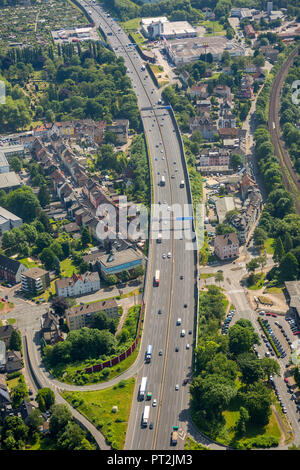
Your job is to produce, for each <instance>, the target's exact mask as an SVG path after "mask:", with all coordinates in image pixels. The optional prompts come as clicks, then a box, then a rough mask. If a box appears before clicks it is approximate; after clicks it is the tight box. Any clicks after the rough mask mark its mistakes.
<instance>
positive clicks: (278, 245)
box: [273, 237, 285, 264]
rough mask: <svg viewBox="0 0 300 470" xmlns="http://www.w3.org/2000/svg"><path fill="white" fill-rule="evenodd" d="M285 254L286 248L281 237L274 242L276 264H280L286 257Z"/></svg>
mask: <svg viewBox="0 0 300 470" xmlns="http://www.w3.org/2000/svg"><path fill="white" fill-rule="evenodd" d="M284 253H285V251H284V246H283V243H282V240H281V238H280V237H279V238H276V239H275V241H274V254H273V260H274V262H275V263H278V264H279V263H280V261H281V260H282V258H283V256H284Z"/></svg>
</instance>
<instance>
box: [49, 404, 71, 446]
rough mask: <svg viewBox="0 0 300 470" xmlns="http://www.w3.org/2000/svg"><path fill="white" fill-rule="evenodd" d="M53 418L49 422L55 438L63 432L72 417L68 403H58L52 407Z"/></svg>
mask: <svg viewBox="0 0 300 470" xmlns="http://www.w3.org/2000/svg"><path fill="white" fill-rule="evenodd" d="M51 413H52V414H51V418H50V423H49V430H50V435H51V436H52V437H53V438H57V436H58V435H59V434H60V433H61V432H63V431H64V430H65V428H66V426H67V424H68V423H69V422H70V421H71V419H72V414H71V411H70V410H69V408H68V407H67V406H66V405H62V404H56V405H52V407H51Z"/></svg>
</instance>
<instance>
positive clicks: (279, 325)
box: [275, 321, 295, 351]
mask: <svg viewBox="0 0 300 470" xmlns="http://www.w3.org/2000/svg"><path fill="white" fill-rule="evenodd" d="M275 325H277V326H278V328H279V329H280V330H281V333H282V334H283V336H284V337H285V339H286V341H287V343H288V344H289V346H290V348H291V350H292V351H293V350H294V349H295V348H294V346H293V345H292V341H291V340H290V339H289V337H288V334H287V332H286V331H285V329H284V328H283V326H282V325H281V324H280V323H279V322H278V321H276V322H275Z"/></svg>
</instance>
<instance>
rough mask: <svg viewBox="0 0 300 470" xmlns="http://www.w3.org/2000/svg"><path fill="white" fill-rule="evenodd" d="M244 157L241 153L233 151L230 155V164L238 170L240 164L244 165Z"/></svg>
mask: <svg viewBox="0 0 300 470" xmlns="http://www.w3.org/2000/svg"><path fill="white" fill-rule="evenodd" d="M242 163H243V159H242V156H241V155H239V154H238V153H233V154H232V155H231V157H230V166H231V167H232V168H233V169H234V170H237V169H238V167H239V166H240V165H242Z"/></svg>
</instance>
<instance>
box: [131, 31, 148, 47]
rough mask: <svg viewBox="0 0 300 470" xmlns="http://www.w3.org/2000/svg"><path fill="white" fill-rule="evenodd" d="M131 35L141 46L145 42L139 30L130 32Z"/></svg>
mask: <svg viewBox="0 0 300 470" xmlns="http://www.w3.org/2000/svg"><path fill="white" fill-rule="evenodd" d="M131 36H132V37H133V39H134V40H135V42H136V43H137V44H139V45H140V46H143V44H146V42H147V41H146V39H145V38H144V36H143V35H142V34H141V33H140V32H139V31H138V32H137V33H131Z"/></svg>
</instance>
